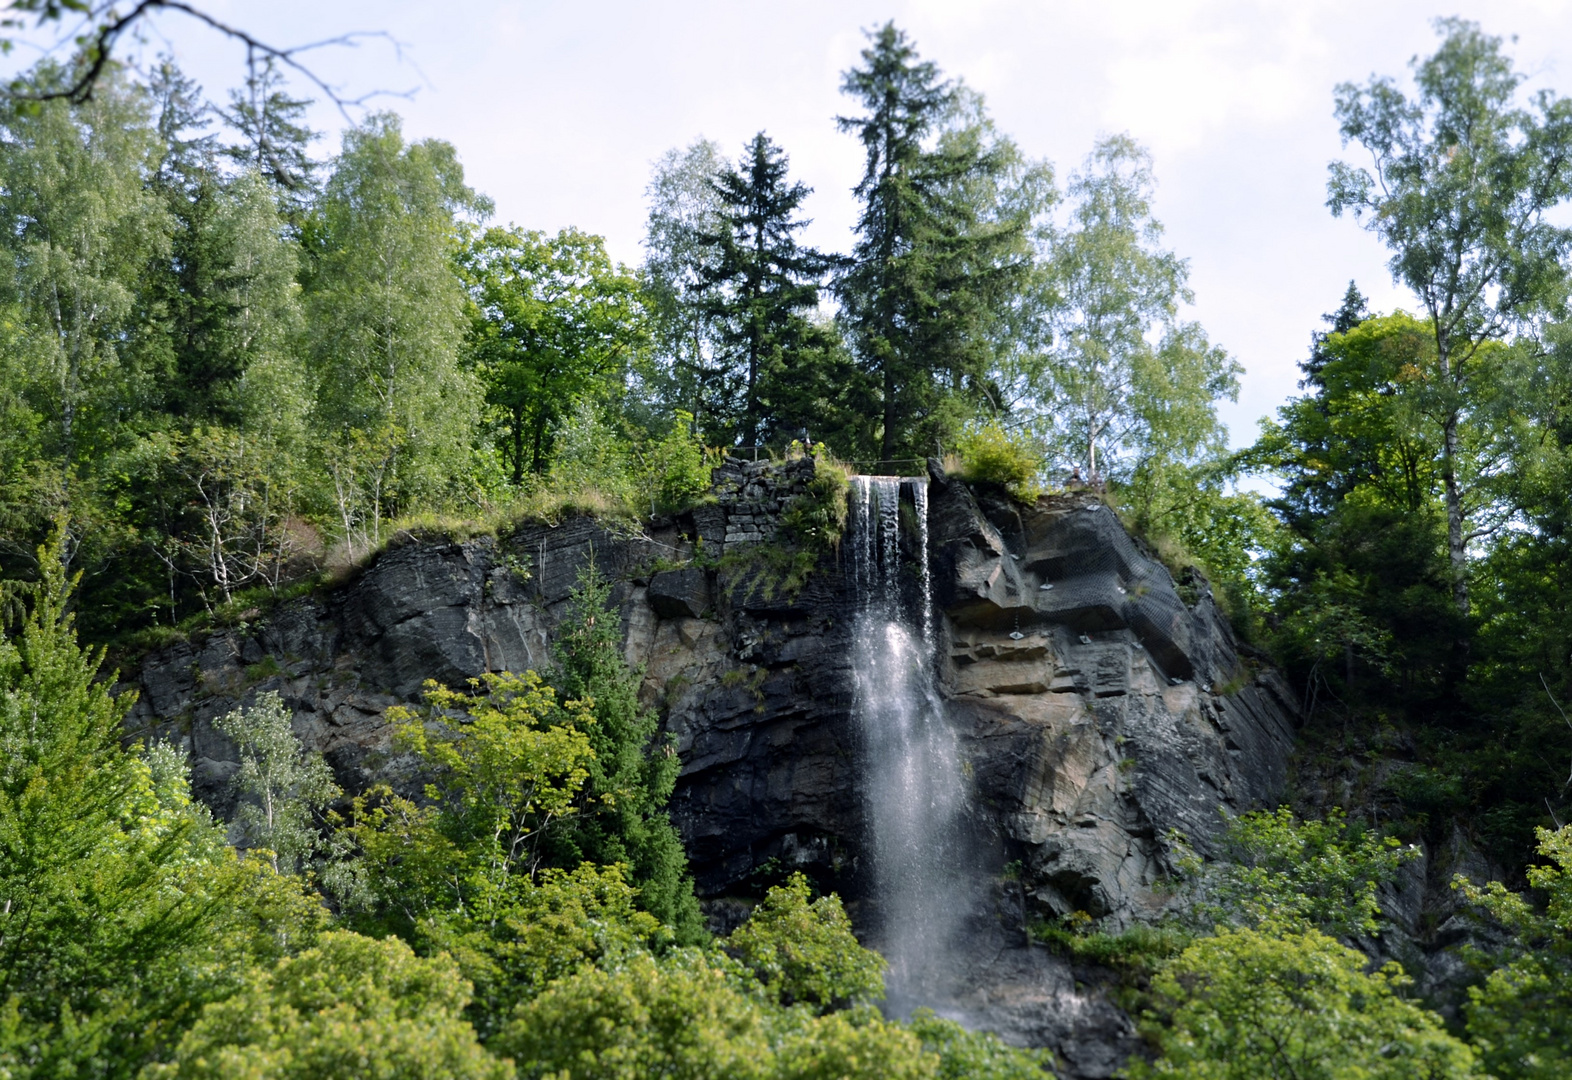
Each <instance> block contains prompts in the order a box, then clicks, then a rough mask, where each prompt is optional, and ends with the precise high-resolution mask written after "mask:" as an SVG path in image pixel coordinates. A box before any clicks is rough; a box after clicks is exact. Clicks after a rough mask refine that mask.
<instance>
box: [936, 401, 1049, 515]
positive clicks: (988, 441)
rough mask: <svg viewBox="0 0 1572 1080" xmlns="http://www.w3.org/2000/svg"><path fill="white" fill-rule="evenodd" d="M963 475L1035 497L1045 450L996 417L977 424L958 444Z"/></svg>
mask: <svg viewBox="0 0 1572 1080" xmlns="http://www.w3.org/2000/svg"><path fill="white" fill-rule="evenodd" d="M956 450H957V451H959V453H960V458H961V460H960V464H961V471H960V475H961V478H962V479H964V480H970V481H972V482H973V483H984V484H998V485H999V486H1000V487H1002V488H1004V489H1005V490H1007V491H1009V492H1010V494H1012V495H1014V496H1016V497H1017V498H1023V499H1030V498H1035V497H1036V496H1037V493H1038V488H1037V473H1038V469H1039V466H1040V465H1041V463H1042V454H1041V453H1040V451H1039V450H1038V448H1037V447H1036V446H1035V445H1033V444H1032V443H1031V442H1030V441H1029V440H1028V439H1027V438H1025V437H1024V436H1021V435H1018V434H1015V433H1012V432H1009V431H1006V430H1005V429H1004V428H1003V427H1002V426H1000V424H999V422H998V421H997V420H990V421H989V422H988V423H986V424H981V425H978V426H975V427H973V428H971V429H970V430H968V431H967V432H966V433H965V434H964V435H962V436H961V438H960V440H959V442H958V443H957V444H956Z"/></svg>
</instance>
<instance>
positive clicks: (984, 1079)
mask: <svg viewBox="0 0 1572 1080" xmlns="http://www.w3.org/2000/svg"><path fill="white" fill-rule="evenodd" d="M907 1026H908V1028H909V1029H910V1030H911V1033H912V1034H913V1035H915V1036H917V1038H919V1039H921V1040H922V1045H923V1049H924V1050H928V1051H931V1052H932V1053H935V1054H937V1055H939V1071H938V1073H937V1074H936V1078H937V1080H1043V1077H1044V1076H1047V1075H1050V1073H1049V1067H1050V1066H1051V1065H1052V1064H1053V1055H1052V1054H1051V1053H1049V1052H1048V1051H1046V1050H1021V1049H1017V1048H1016V1047H1013V1046H1006V1045H1005V1044H1004V1043H1003V1042H1002V1041H1001V1040H1000V1039H999V1037H998V1036H997V1035H995V1034H993V1033H992V1032H987V1031H967V1030H966V1029H965V1028H964V1027H962V1026H961V1025H960V1024H958V1023H956V1022H955V1021H954V1020H946V1019H944V1018H943V1017H941V1016H935V1015H934V1014H933V1012H932V1011H930V1010H928V1009H918V1010H917V1011H916V1012H914V1013H913V1014H912V1018H911V1021H910V1022H909V1023H908V1025H907Z"/></svg>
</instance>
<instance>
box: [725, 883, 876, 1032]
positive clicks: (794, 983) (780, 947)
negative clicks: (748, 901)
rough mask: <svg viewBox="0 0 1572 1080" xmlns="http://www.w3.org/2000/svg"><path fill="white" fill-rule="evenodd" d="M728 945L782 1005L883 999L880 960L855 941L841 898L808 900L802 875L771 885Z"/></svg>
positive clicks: (827, 1004) (831, 1004)
mask: <svg viewBox="0 0 1572 1080" xmlns="http://www.w3.org/2000/svg"><path fill="white" fill-rule="evenodd" d="M727 945H728V947H729V948H730V949H731V950H732V951H733V952H734V953H735V954H736V956H737V958H738V959H739V960H741V961H742V962H743V963H744V964H745V965H747V966H748V967H749V968H751V969H752V970H753V973H754V974H755V975H757V976H758V978H759V981H760V982H762V983H763V984H764V987H765V989H766V990H768V991H769V993H770V996H771V997H774V998H776V999H777V1000H779V1001H780V1002H781V1003H782V1004H783V1005H793V1004H796V1003H798V1002H802V1003H804V1004H808V1005H810V1006H812V1007H814V1008H817V1009H818V1010H819V1011H821V1012H827V1011H829V1010H830V1009H832V1008H835V1007H837V1006H842V1005H845V1004H848V1003H849V1004H865V1003H868V1002H871V1001H874V1000H876V999H879V998H882V997H884V968H885V964H884V958H883V957H881V956H879V954H878V953H875V952H870V951H869V950H867V949H864V948H863V947H862V946H861V945H859V944H858V943H857V938H856V935H854V934H853V933H852V928H851V920H850V919H848V918H847V917H846V909H845V908H843V907H842V906H841V898H840V897H838V896H836V895H834V894H831V895H829V896H821V897H820V898H819V899H817V900H814V901H811V902H810V901H809V899H808V879H807V878H805V877H803V875H801V874H793V875H792V876H791V879H790V880H789V881H787V883H786V884H785V885H783V886H781V885H778V886H776V887H774V888H772V889H770V891H769V892H768V893H767V894H766V895H765V897H764V902H763V903H761V904H760V905H759V906H758V907H756V908H754V909H753V912H752V914H750V915H749V916H748V921H747V922H745V923H743V924H742V925H741V926H739V927H738V928H737V929H736V930H734V931H732V934H731V937H730V938H729V939H727Z"/></svg>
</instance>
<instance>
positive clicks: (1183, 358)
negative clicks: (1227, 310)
mask: <svg viewBox="0 0 1572 1080" xmlns="http://www.w3.org/2000/svg"><path fill="white" fill-rule="evenodd" d="M1154 186H1155V181H1154V179H1153V176H1152V166H1151V157H1150V155H1149V154H1148V153H1147V152H1146V151H1145V150H1144V149H1143V148H1141V147H1140V146H1139V145H1137V144H1136V143H1135V142H1134V140H1132V139H1131V138H1130V137H1129V136H1128V135H1116V136H1113V137H1111V138H1107V139H1104V140H1103V141H1101V142H1100V143H1098V145H1097V147H1096V148H1095V149H1094V150H1093V151H1092V154H1091V156H1090V157H1089V158H1088V159H1087V162H1086V165H1085V167H1084V169H1083V170H1082V171H1081V172H1080V173H1078V174H1077V175H1076V176H1075V177H1074V179H1073V180H1072V182H1071V185H1070V195H1071V197H1072V198H1073V199H1074V200H1075V201H1076V205H1075V209H1074V211H1073V212H1072V215H1071V223H1070V228H1069V229H1068V230H1065V231H1063V232H1061V233H1059V234H1058V235H1056V236H1055V237H1054V238H1053V243H1052V244H1051V246H1050V247H1049V250H1048V253H1047V255H1046V257H1045V258H1044V260H1043V265H1042V266H1041V267H1040V269H1039V270H1038V272H1037V280H1036V281H1035V282H1034V284H1033V291H1034V292H1035V293H1036V294H1037V301H1036V302H1037V303H1038V304H1039V305H1040V306H1041V307H1043V308H1044V309H1045V310H1044V313H1043V316H1042V318H1043V321H1044V322H1045V323H1046V326H1045V327H1044V328H1043V329H1042V330H1040V331H1039V334H1040V335H1041V336H1042V337H1044V338H1045V339H1046V341H1045V342H1044V343H1043V346H1042V349H1041V352H1040V354H1039V356H1038V358H1037V359H1036V360H1035V361H1034V362H1032V363H1029V364H1028V365H1027V366H1026V368H1025V370H1024V372H1023V374H1024V376H1025V381H1026V384H1027V385H1026V392H1027V395H1028V398H1029V400H1031V401H1032V402H1033V403H1034V405H1035V409H1036V412H1037V416H1036V420H1037V421H1038V423H1039V424H1040V426H1043V427H1045V428H1046V430H1047V433H1048V436H1049V440H1050V442H1051V443H1052V445H1053V447H1054V450H1055V456H1056V457H1057V458H1059V460H1061V461H1062V462H1064V463H1065V464H1066V465H1073V466H1075V467H1076V468H1077V469H1078V470H1079V471H1080V472H1081V474H1082V478H1083V479H1084V480H1086V481H1087V482H1088V483H1092V484H1100V483H1104V482H1107V481H1109V480H1115V481H1123V482H1132V483H1133V484H1134V485H1135V487H1136V489H1137V490H1139V489H1141V488H1142V487H1143V486H1144V485H1145V484H1146V483H1150V481H1149V480H1146V479H1145V478H1143V476H1142V474H1143V473H1150V472H1152V471H1154V470H1157V471H1161V470H1163V469H1164V468H1167V467H1170V466H1173V465H1193V464H1196V463H1197V462H1198V461H1200V460H1202V459H1206V458H1208V457H1216V456H1217V455H1218V454H1219V453H1220V451H1221V450H1222V448H1223V437H1222V436H1223V429H1222V425H1221V424H1220V423H1219V422H1218V420H1217V414H1216V408H1215V402H1216V400H1217V399H1218V398H1221V397H1228V398H1236V397H1237V396H1238V393H1239V381H1238V376H1239V373H1240V371H1241V370H1242V369H1241V368H1240V366H1239V365H1238V364H1237V363H1235V362H1234V361H1233V360H1232V359H1230V358H1229V357H1228V355H1227V354H1226V353H1225V352H1224V351H1223V350H1222V349H1220V348H1218V347H1217V346H1215V345H1213V344H1211V342H1209V341H1208V340H1207V337H1206V334H1205V333H1204V331H1202V329H1201V327H1200V326H1199V325H1198V324H1196V323H1193V322H1184V321H1182V320H1181V319H1180V318H1179V308H1180V306H1181V305H1183V304H1186V303H1189V302H1190V301H1191V300H1192V299H1193V298H1192V296H1191V293H1190V288H1189V285H1188V282H1187V278H1188V267H1187V266H1186V264H1185V262H1184V260H1182V259H1180V258H1179V257H1178V256H1176V255H1174V254H1173V253H1172V252H1169V251H1164V250H1163V249H1162V248H1160V247H1158V246H1157V244H1158V241H1159V239H1160V238H1161V236H1162V226H1161V225H1160V224H1159V223H1158V222H1157V220H1156V219H1155V218H1154V217H1153V216H1152V211H1151V200H1152V195H1153V189H1154Z"/></svg>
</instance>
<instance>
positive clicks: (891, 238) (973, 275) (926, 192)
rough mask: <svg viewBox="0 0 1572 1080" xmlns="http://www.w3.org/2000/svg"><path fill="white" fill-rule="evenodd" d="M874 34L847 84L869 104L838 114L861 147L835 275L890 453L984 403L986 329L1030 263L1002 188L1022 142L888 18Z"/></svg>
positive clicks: (1016, 211)
mask: <svg viewBox="0 0 1572 1080" xmlns="http://www.w3.org/2000/svg"><path fill="white" fill-rule="evenodd" d="M870 39H871V44H870V46H869V47H868V48H867V49H865V50H863V53H862V58H863V66H862V67H859V68H853V69H852V70H851V71H848V72H847V73H846V75H845V77H844V79H843V81H842V83H841V89H842V92H844V93H846V94H849V95H851V96H852V97H853V98H855V99H856V100H857V101H858V102H859V103H860V104H861V105H862V106H863V108H864V110H865V112H864V113H863V115H860V116H843V117H839V118H838V119H837V121H836V122H837V124H839V126H840V128H841V130H842V131H847V132H851V133H853V134H855V135H857V137H858V138H859V139H860V140H861V141H862V144H863V146H864V148H865V149H866V151H867V162H866V167H865V169H864V172H863V177H862V180H861V181H860V182H859V183H858V185H857V187H856V188H855V191H856V194H857V196H858V198H860V199H861V200H862V204H863V208H862V214H861V216H860V218H859V220H858V223H857V233H858V238H857V242H856V245H855V247H854V249H853V253H852V261H851V263H850V265H849V267H848V268H847V270H846V271H845V273H844V274H843V275H842V276H841V279H840V281H839V283H838V284H839V293H840V297H841V301H842V318H843V321H844V323H845V324H846V326H847V328H848V330H849V332H850V333H849V336H850V338H851V345H852V349H853V352H854V354H855V355H856V357H857V359H858V362H859V365H860V366H861V367H862V368H863V370H864V371H865V372H867V374H868V375H869V376H870V377H872V378H874V379H875V380H877V383H878V395H879V397H880V399H881V412H882V420H883V431H882V433H881V436H880V449H879V453H880V456H881V457H882V458H884V459H885V460H887V461H888V460H892V459H895V458H896V457H897V456H898V455H902V454H907V455H910V454H926V453H928V452H931V451H932V450H933V449H935V448H936V447H935V446H934V445H933V444H934V443H935V442H942V441H943V440H944V439H946V438H947V437H950V436H952V435H953V434H954V432H955V430H956V429H957V427H958V425H959V422H960V421H962V420H964V419H965V418H966V416H967V414H968V413H969V412H970V411H972V410H973V409H975V408H976V407H977V405H978V404H980V403H981V402H982V400H983V397H984V393H985V383H986V380H987V373H988V369H989V366H990V361H991V359H992V352H991V346H990V333H989V331H990V329H991V328H992V326H993V324H994V323H995V322H996V321H997V320H998V318H999V316H1000V314H1001V313H1002V310H1003V308H1004V306H1005V304H1006V303H1007V302H1008V300H1009V299H1010V297H1011V296H1012V295H1013V292H1014V289H1015V287H1016V286H1017V285H1018V283H1019V282H1020V281H1021V280H1022V279H1023V277H1024V275H1025V273H1026V269H1027V260H1026V257H1025V256H1026V251H1025V234H1026V227H1027V225H1028V222H1029V214H1028V213H1026V212H1023V208H1022V207H1020V206H1016V205H1012V200H1010V199H1008V198H1005V197H1002V185H1004V184H1006V183H1007V182H1008V180H1009V179H1010V172H1011V169H1012V167H1013V166H1014V165H1016V164H1018V155H1017V154H1016V153H1015V150H1014V147H1013V146H1011V145H1010V144H1009V143H1008V142H1007V141H1006V140H1001V139H998V138H996V137H994V136H993V133H992V131H991V128H990V127H989V126H988V124H987V122H986V121H985V120H983V119H982V118H981V117H980V115H975V114H977V113H978V112H979V111H980V110H978V109H976V108H970V109H969V108H968V106H976V105H977V104H978V99H977V98H976V95H974V94H970V93H968V92H965V91H964V90H963V88H960V87H957V86H955V85H954V84H952V83H950V82H947V81H945V80H944V79H942V78H941V77H940V73H939V69H938V68H937V67H936V66H935V65H934V63H933V62H932V61H928V60H920V59H919V58H918V54H917V50H916V48H915V47H914V46H913V44H912V42H911V41H910V39H909V38H907V36H906V34H905V32H904V31H901V30H898V29H896V27H895V25H894V24H893V23H889V24H886V25H885V26H884V27H883V28H882V29H880V30H879V31H877V32H876V33H873V34H870ZM969 114H972V115H969ZM956 121H959V122H958V123H957V122H956Z"/></svg>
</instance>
